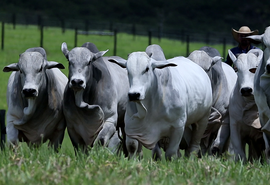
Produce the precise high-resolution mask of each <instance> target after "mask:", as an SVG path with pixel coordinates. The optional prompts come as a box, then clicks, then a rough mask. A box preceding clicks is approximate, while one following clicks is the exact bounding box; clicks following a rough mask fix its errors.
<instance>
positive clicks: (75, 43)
mask: <svg viewBox="0 0 270 185" xmlns="http://www.w3.org/2000/svg"><path fill="white" fill-rule="evenodd" d="M77 37H78V28H77V27H76V28H75V39H74V47H77Z"/></svg>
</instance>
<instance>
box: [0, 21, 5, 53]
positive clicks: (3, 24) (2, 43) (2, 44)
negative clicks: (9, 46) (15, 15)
mask: <svg viewBox="0 0 270 185" xmlns="http://www.w3.org/2000/svg"><path fill="white" fill-rule="evenodd" d="M1 38H2V39H1V49H2V50H4V38H5V22H4V21H2V34H1Z"/></svg>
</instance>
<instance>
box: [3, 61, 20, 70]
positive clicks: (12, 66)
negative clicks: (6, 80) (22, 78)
mask: <svg viewBox="0 0 270 185" xmlns="http://www.w3.org/2000/svg"><path fill="white" fill-rule="evenodd" d="M10 71H19V67H18V64H17V63H14V64H10V65H8V66H6V67H4V69H3V72H10Z"/></svg>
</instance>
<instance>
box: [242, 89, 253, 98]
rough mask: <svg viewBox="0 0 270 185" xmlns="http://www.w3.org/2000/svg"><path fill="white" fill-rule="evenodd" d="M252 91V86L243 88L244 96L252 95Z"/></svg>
mask: <svg viewBox="0 0 270 185" xmlns="http://www.w3.org/2000/svg"><path fill="white" fill-rule="evenodd" d="M251 93H252V88H250V87H244V88H242V89H241V94H242V96H250V95H251Z"/></svg>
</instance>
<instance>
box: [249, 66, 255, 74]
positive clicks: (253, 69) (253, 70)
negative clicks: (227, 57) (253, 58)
mask: <svg viewBox="0 0 270 185" xmlns="http://www.w3.org/2000/svg"><path fill="white" fill-rule="evenodd" d="M256 70H257V67H254V68H251V69H249V71H250V72H251V73H255V72H256Z"/></svg>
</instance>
